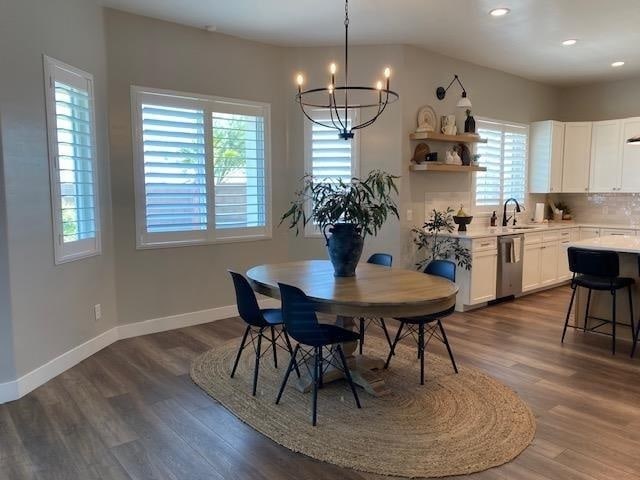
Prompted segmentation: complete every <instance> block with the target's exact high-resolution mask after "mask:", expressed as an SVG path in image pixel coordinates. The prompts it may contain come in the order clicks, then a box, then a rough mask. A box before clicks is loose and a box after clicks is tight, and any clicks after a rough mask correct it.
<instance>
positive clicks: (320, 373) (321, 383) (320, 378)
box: [318, 347, 324, 388]
mask: <svg viewBox="0 0 640 480" xmlns="http://www.w3.org/2000/svg"><path fill="white" fill-rule="evenodd" d="M322 348H323V347H318V387H319V388H322V387H324V378H323V377H324V375H323V371H324V365H323V364H324V360H323V359H322Z"/></svg>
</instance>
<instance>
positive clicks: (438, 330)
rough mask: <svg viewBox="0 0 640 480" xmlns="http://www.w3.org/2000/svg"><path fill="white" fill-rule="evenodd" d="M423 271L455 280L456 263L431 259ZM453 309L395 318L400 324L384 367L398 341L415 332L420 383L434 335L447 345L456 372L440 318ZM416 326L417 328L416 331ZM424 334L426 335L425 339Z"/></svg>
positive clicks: (387, 365)
mask: <svg viewBox="0 0 640 480" xmlns="http://www.w3.org/2000/svg"><path fill="white" fill-rule="evenodd" d="M424 273H426V274H428V275H437V276H438V277H442V278H446V279H447V280H450V281H452V282H455V281H456V264H455V263H453V262H450V261H449V260H432V261H431V262H430V263H429V264H428V265H427V267H426V268H425V269H424ZM454 310H455V305H454V306H452V307H451V308H448V309H447V310H444V311H442V312H437V313H433V314H430V315H422V316H420V317H410V318H396V320H398V321H399V322H400V326H399V327H398V332H397V333H396V337H395V339H394V341H393V344H392V345H391V351H390V352H389V355H388V356H387V361H386V362H385V364H384V368H389V363H390V362H391V357H392V356H393V355H394V352H395V349H396V346H397V345H398V342H399V341H400V340H402V339H403V338H405V337H408V336H412V337H414V338H416V334H417V343H418V358H419V359H420V385H424V354H425V352H426V348H427V344H428V343H429V341H430V340H431V339H432V338H433V337H436V338H437V339H438V340H440V341H441V342H442V343H444V345H445V347H447V352H449V358H450V359H451V364H452V365H453V370H454V371H455V372H456V373H458V367H457V365H456V361H455V359H454V358H453V352H452V351H451V346H450V345H449V340H448V339H447V334H446V333H445V331H444V327H443V326H442V321H441V319H442V318H444V317H446V316H448V315H451V314H452V313H453V312H454ZM416 327H417V330H418V331H417V332H416ZM405 329H406V330H405ZM403 330H405V332H404V334H403V333H402V331H403ZM425 335H428V337H427V338H426V340H425Z"/></svg>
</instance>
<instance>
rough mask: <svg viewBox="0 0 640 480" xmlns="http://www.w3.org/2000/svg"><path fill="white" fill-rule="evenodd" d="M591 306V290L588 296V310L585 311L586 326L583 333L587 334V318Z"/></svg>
mask: <svg viewBox="0 0 640 480" xmlns="http://www.w3.org/2000/svg"><path fill="white" fill-rule="evenodd" d="M590 305H591V289H589V295H588V296H587V309H586V310H585V311H584V325H583V327H582V331H583V332H584V333H587V318H588V317H589V306H590Z"/></svg>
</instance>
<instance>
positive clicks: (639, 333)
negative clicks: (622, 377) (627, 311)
mask: <svg viewBox="0 0 640 480" xmlns="http://www.w3.org/2000/svg"><path fill="white" fill-rule="evenodd" d="M639 335H640V319H638V325H637V327H636V339H635V340H634V341H633V348H632V349H631V358H633V356H634V355H635V354H636V347H637V346H638V336H639Z"/></svg>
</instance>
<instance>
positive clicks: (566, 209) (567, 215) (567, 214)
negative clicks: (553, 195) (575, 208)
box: [556, 202, 573, 220]
mask: <svg viewBox="0 0 640 480" xmlns="http://www.w3.org/2000/svg"><path fill="white" fill-rule="evenodd" d="M556 208H557V209H558V210H560V211H561V212H562V220H571V219H572V218H573V217H572V216H571V207H570V206H569V205H567V204H566V203H565V202H557V203H556Z"/></svg>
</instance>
